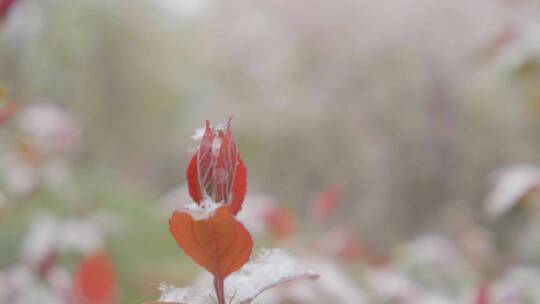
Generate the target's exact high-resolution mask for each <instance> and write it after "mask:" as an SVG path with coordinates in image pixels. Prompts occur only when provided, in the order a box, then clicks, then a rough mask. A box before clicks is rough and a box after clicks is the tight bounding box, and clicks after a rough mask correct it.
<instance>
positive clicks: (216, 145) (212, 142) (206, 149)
mask: <svg viewBox="0 0 540 304" xmlns="http://www.w3.org/2000/svg"><path fill="white" fill-rule="evenodd" d="M192 138H193V139H200V141H201V142H200V144H199V146H198V148H197V151H196V152H195V154H194V155H193V157H192V158H191V161H190V162H189V165H188V168H187V171H186V177H187V183H188V190H189V194H190V196H191V197H192V198H193V201H195V202H196V203H197V204H201V203H202V202H203V201H204V199H205V197H209V198H211V199H212V201H214V202H216V203H220V204H229V205H230V206H231V212H232V213H233V214H234V215H236V214H237V213H238V212H239V211H240V209H241V207H242V203H243V201H244V197H245V194H246V178H247V170H246V167H245V166H244V163H243V161H242V159H241V158H240V154H239V153H238V151H237V147H236V143H235V141H234V137H233V135H232V129H231V120H230V118H229V120H228V122H227V124H226V125H222V124H218V125H217V126H212V125H210V122H209V121H206V125H205V128H204V131H200V130H197V131H196V133H195V135H194V136H192Z"/></svg>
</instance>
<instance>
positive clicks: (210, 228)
mask: <svg viewBox="0 0 540 304" xmlns="http://www.w3.org/2000/svg"><path fill="white" fill-rule="evenodd" d="M229 209H230V208H229V206H223V207H221V208H219V209H218V210H217V211H216V212H215V214H214V215H212V216H211V217H209V218H207V219H204V220H194V219H193V218H192V217H191V215H189V214H187V213H184V212H181V211H176V212H174V213H173V215H172V216H171V218H170V219H169V230H170V232H171V234H172V235H173V237H174V239H175V240H176V243H177V244H178V246H180V248H182V250H184V252H185V253H186V254H187V255H188V256H189V257H191V258H192V259H193V260H194V261H195V262H196V263H197V264H199V265H200V266H202V267H204V268H205V269H206V270H208V271H209V272H210V273H212V274H213V275H214V277H215V278H218V279H220V280H224V279H225V278H226V277H227V276H229V275H230V274H231V273H232V272H234V271H236V270H238V269H239V268H240V267H242V265H244V264H245V263H246V262H247V261H248V260H249V256H250V255H251V251H252V248H253V240H252V239H251V235H250V234H249V232H248V231H247V230H246V228H244V226H243V225H242V224H241V223H240V222H239V221H238V220H236V218H235V217H234V216H233V215H232V214H231V211H230V210H229Z"/></svg>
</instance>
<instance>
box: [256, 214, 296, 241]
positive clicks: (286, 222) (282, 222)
mask: <svg viewBox="0 0 540 304" xmlns="http://www.w3.org/2000/svg"><path fill="white" fill-rule="evenodd" d="M263 219H264V221H265V222H266V225H268V227H269V228H270V233H271V234H272V236H273V237H274V238H276V239H277V240H284V239H286V238H288V237H289V236H290V235H291V234H293V233H294V231H295V230H296V222H295V219H294V217H293V215H292V214H291V212H290V211H289V210H287V209H284V208H279V207H275V208H272V209H270V210H268V212H267V213H266V214H264V215H263Z"/></svg>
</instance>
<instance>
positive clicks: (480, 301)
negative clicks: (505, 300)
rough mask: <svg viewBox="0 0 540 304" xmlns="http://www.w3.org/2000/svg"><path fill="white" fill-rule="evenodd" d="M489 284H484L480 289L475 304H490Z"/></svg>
mask: <svg viewBox="0 0 540 304" xmlns="http://www.w3.org/2000/svg"><path fill="white" fill-rule="evenodd" d="M489 303H490V300H489V284H488V283H486V282H484V283H482V284H480V286H479V287H478V294H477V297H476V302H475V304H489Z"/></svg>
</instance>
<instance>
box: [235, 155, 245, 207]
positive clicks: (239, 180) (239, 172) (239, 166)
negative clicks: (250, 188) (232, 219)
mask: <svg viewBox="0 0 540 304" xmlns="http://www.w3.org/2000/svg"><path fill="white" fill-rule="evenodd" d="M246 181H247V169H246V166H245V165H244V162H243V161H242V159H241V158H240V157H238V160H237V163H236V171H235V173H234V181H233V186H232V199H231V212H232V213H233V214H234V215H236V214H237V213H238V212H239V211H240V210H241V209H242V203H243V202H244V199H245V197H246V191H247V182H246Z"/></svg>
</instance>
